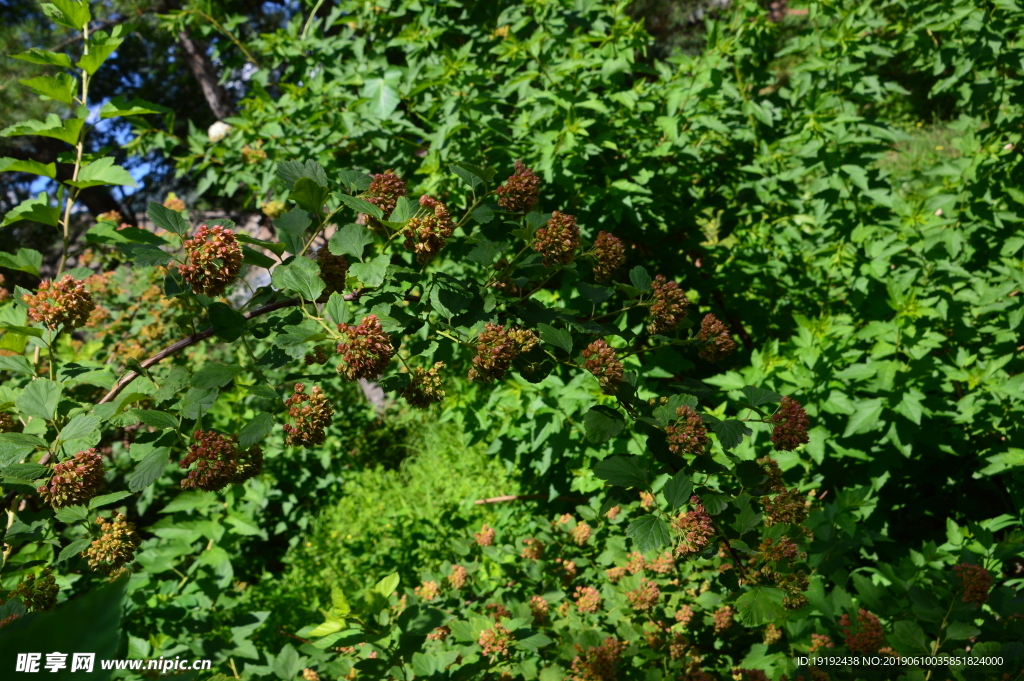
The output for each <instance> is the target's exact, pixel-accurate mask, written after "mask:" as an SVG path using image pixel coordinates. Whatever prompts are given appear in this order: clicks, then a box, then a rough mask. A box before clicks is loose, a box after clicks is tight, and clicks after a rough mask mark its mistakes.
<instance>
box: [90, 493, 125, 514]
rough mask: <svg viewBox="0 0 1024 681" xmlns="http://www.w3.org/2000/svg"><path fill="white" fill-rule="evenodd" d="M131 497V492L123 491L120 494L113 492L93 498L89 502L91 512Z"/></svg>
mask: <svg viewBox="0 0 1024 681" xmlns="http://www.w3.org/2000/svg"><path fill="white" fill-rule="evenodd" d="M131 495H132V493H131V492H125V491H124V490H122V491H120V492H111V493H110V494H102V495H100V496H98V497H93V498H92V499H90V500H89V510H90V511H92V510H95V509H97V508H103V507H104V506H107V505H108V504H113V503H116V502H118V501H121V500H122V499H125V498H127V497H130V496H131Z"/></svg>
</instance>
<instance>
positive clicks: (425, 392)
mask: <svg viewBox="0 0 1024 681" xmlns="http://www.w3.org/2000/svg"><path fill="white" fill-rule="evenodd" d="M441 369H444V362H435V363H434V366H432V367H431V368H430V369H424V368H423V367H416V368H415V369H413V370H412V380H411V381H409V385H407V386H405V387H404V388H402V391H401V395H402V397H404V398H405V400H406V401H407V402H408V403H409V404H410V405H412V406H413V407H416V408H417V409H426V408H427V407H429V406H430V405H432V404H436V403H438V402H443V401H444V390H442V389H441Z"/></svg>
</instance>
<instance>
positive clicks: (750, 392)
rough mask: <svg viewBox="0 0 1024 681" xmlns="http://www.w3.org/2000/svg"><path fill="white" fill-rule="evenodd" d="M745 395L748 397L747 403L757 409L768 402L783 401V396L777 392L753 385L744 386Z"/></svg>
mask: <svg viewBox="0 0 1024 681" xmlns="http://www.w3.org/2000/svg"><path fill="white" fill-rule="evenodd" d="M743 394H744V395H746V397H747V402H749V403H750V404H752V405H754V406H755V407H759V406H761V405H762V404H765V403H768V402H781V401H782V395H780V394H778V393H777V392H772V391H771V390H765V389H764V388H757V387H755V386H752V385H745V386H743Z"/></svg>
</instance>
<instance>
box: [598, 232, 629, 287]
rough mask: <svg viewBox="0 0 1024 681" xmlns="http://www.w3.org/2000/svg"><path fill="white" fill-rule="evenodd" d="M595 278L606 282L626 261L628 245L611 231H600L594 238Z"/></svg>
mask: <svg viewBox="0 0 1024 681" xmlns="http://www.w3.org/2000/svg"><path fill="white" fill-rule="evenodd" d="M594 259H595V260H596V261H597V262H596V263H595V264H594V278H595V279H596V280H597V281H598V282H606V281H608V280H609V279H611V278H612V276H613V275H614V274H615V270H617V269H619V268H620V267H622V266H623V265H624V264H625V263H626V247H625V246H623V245H622V240H621V239H619V237H617V236H615V235H614V234H611V233H609V232H598V233H597V239H595V240H594Z"/></svg>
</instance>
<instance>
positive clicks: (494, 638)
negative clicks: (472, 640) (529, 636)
mask: <svg viewBox="0 0 1024 681" xmlns="http://www.w3.org/2000/svg"><path fill="white" fill-rule="evenodd" d="M477 643H479V644H480V647H481V648H482V649H483V653H484V655H487V656H488V657H508V655H509V647H510V646H511V645H512V632H511V631H509V630H508V629H506V628H505V627H503V626H502V625H501V624H500V623H499V624H495V625H494V626H493V627H491V628H490V629H484V630H483V631H482V632H480V638H479V639H478V640H477Z"/></svg>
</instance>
